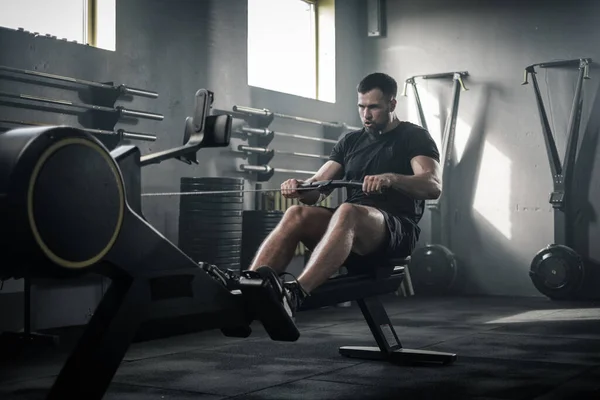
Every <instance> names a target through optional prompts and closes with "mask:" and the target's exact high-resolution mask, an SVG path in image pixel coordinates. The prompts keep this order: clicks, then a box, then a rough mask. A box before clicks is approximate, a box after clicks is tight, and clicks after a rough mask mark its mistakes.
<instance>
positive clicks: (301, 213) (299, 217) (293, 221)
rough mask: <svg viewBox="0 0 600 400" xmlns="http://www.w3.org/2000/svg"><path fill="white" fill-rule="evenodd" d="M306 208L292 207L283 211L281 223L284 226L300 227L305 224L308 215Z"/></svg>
mask: <svg viewBox="0 0 600 400" xmlns="http://www.w3.org/2000/svg"><path fill="white" fill-rule="evenodd" d="M306 208H307V207H303V206H299V205H293V206H291V207H290V208H288V209H287V210H285V214H284V215H283V219H282V221H281V223H283V224H285V225H286V226H289V225H293V226H300V225H302V224H304V223H305V222H306V219H307V217H308V215H307V214H308V213H307V212H306Z"/></svg>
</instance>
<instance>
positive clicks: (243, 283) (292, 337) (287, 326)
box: [239, 271, 300, 342]
mask: <svg viewBox="0 0 600 400" xmlns="http://www.w3.org/2000/svg"><path fill="white" fill-rule="evenodd" d="M239 286H240V290H241V291H242V294H243V296H244V300H245V301H247V302H248V305H249V308H250V309H251V310H252V312H253V314H254V315H256V317H257V318H258V319H259V320H260V321H261V322H262V324H263V326H264V327H265V330H266V331H267V333H268V334H269V336H270V337H271V339H272V340H277V341H284V342H295V341H296V340H298V338H299V337H300V331H298V328H297V327H296V324H295V323H294V321H293V319H292V317H291V316H290V313H289V311H288V310H286V307H284V303H282V301H281V300H280V296H281V290H280V289H279V288H275V287H273V285H272V284H271V282H269V281H268V280H266V279H263V278H262V277H261V276H260V275H259V274H258V273H257V272H256V271H244V275H243V276H242V277H240V280H239Z"/></svg>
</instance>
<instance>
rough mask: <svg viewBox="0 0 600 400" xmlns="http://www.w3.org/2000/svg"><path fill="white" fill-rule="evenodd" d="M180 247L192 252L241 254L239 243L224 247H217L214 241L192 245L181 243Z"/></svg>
mask: <svg viewBox="0 0 600 400" xmlns="http://www.w3.org/2000/svg"><path fill="white" fill-rule="evenodd" d="M182 246H186V248H187V249H188V250H190V251H191V250H193V251H206V252H212V253H215V254H217V253H223V254H228V253H232V252H236V253H241V251H242V246H241V245H240V244H239V243H236V244H226V245H222V244H221V245H217V244H216V243H215V242H214V241H213V242H207V243H201V242H200V243H198V242H196V243H193V242H191V241H188V242H187V243H182Z"/></svg>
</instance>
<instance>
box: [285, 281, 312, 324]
mask: <svg viewBox="0 0 600 400" xmlns="http://www.w3.org/2000/svg"><path fill="white" fill-rule="evenodd" d="M283 287H284V289H285V295H286V296H287V298H288V302H289V304H290V309H291V312H292V314H291V315H290V316H291V317H292V318H295V316H296V312H297V311H298V309H299V308H300V306H301V305H302V303H303V302H304V299H306V298H307V297H308V296H309V294H308V292H307V291H306V290H304V288H303V287H302V285H300V282H298V281H297V280H296V279H295V278H294V280H293V281H291V282H284V284H283Z"/></svg>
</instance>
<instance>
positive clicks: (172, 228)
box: [0, 0, 366, 331]
mask: <svg viewBox="0 0 600 400" xmlns="http://www.w3.org/2000/svg"><path fill="white" fill-rule="evenodd" d="M246 3H247V2H246V1H245V0H210V1H209V0H206V1H192V0H178V1H177V2H173V1H167V0H123V1H118V2H117V5H118V9H117V50H116V51H115V52H110V51H105V50H100V49H96V48H92V47H89V46H82V45H78V44H74V43H66V42H61V41H57V40H54V39H48V38H42V37H33V36H32V35H30V34H26V33H22V32H16V31H13V30H8V29H2V28H0V65H7V66H11V67H17V68H25V69H35V70H39V71H45V72H51V73H56V74H61V75H66V76H72V77H76V78H80V79H87V80H94V81H113V82H115V83H119V84H120V83H124V84H127V85H129V86H132V87H139V88H146V89H149V90H155V91H157V92H158V93H159V98H158V99H156V100H153V99H144V98H140V97H138V98H135V99H134V101H133V102H132V103H127V102H120V103H119V104H120V105H124V106H129V107H130V108H132V109H140V110H147V111H153V112H157V113H162V114H164V116H165V118H164V120H163V121H162V122H155V121H149V120H139V122H137V123H135V124H133V125H132V124H118V125H117V127H118V128H126V129H130V130H133V131H140V132H149V133H156V134H157V135H158V140H157V141H156V142H154V143H148V142H136V144H137V145H138V146H139V147H140V148H141V150H142V152H143V153H147V152H151V151H157V150H161V149H165V148H170V147H174V146H178V145H180V144H181V141H182V136H183V126H184V120H185V117H186V116H188V115H191V114H192V111H193V101H194V93H195V92H196V90H197V89H199V88H207V89H210V90H212V91H214V92H215V104H214V106H215V107H216V108H222V109H231V107H232V106H233V105H234V104H241V105H247V106H251V107H258V108H269V109H272V110H274V111H277V112H280V113H287V114H294V115H299V116H305V117H312V118H317V119H322V120H326V121H344V122H348V123H351V124H353V125H356V124H357V123H358V122H359V120H358V115H357V113H356V107H355V102H356V95H355V86H356V84H357V82H358V81H359V79H360V78H361V77H362V74H363V71H364V69H363V57H362V55H363V53H364V48H363V47H362V43H363V38H364V36H365V35H366V30H365V29H366V28H365V22H364V17H363V12H362V10H363V8H362V2H360V1H359V0H344V1H338V2H337V10H336V27H337V48H336V51H337V60H338V62H337V74H336V75H337V82H336V85H337V99H338V101H337V102H336V103H335V104H330V103H322V102H318V101H314V100H309V99H304V98H299V97H295V96H289V95H285V94H281V93H276V92H272V91H267V90H262V89H259V88H252V87H249V86H248V85H247V83H246V82H247V80H246V76H247V68H246V51H247V42H246V24H247V23H246V11H247V10H246V7H247V5H246ZM275 54H276V49H274V56H276V55H275ZM290 79H293V77H290ZM0 90H3V91H12V92H19V93H27V94H34V95H35V94H37V95H43V96H46V97H54V98H60V99H65V100H72V101H77V102H81V99H80V98H79V94H78V93H77V92H76V91H71V90H64V88H54V87H47V86H44V87H40V86H38V85H34V84H31V83H27V82H12V81H8V80H6V79H0ZM0 117H3V118H11V119H24V120H35V121H38V122H43V123H61V124H70V125H74V126H78V124H79V120H78V117H77V116H76V115H72V114H60V113H49V112H39V111H34V110H24V109H17V108H14V107H12V106H10V105H9V104H6V103H0ZM238 123H239V121H238ZM272 127H273V128H275V129H280V130H286V131H290V132H295V133H308V134H311V135H321V136H322V135H323V132H322V130H321V129H320V128H319V127H317V126H310V125H306V124H304V125H303V124H297V123H295V124H290V123H284V122H281V121H279V122H276V123H274V124H273V125H272ZM239 143H240V140H239V139H233V140H232V144H233V145H234V146H235V145H237V144H239ZM272 145H273V147H275V148H279V149H281V150H292V149H293V150H297V151H306V152H312V153H321V152H323V151H326V149H323V147H322V146H321V145H320V144H314V143H298V142H296V141H287V140H282V139H280V138H278V139H276V140H274V141H273V143H272ZM198 158H199V161H200V164H199V165H198V166H187V165H185V164H183V163H180V162H176V161H167V162H165V163H163V164H161V165H157V166H149V167H147V168H146V169H145V170H144V172H143V191H144V192H173V191H178V190H179V179H180V177H182V176H234V177H240V176H244V175H240V174H239V173H236V172H235V170H236V167H237V165H239V164H240V163H243V162H246V161H245V160H241V159H240V158H239V157H236V156H235V155H233V154H232V153H231V152H230V151H229V150H228V149H208V150H202V151H201V152H200V153H199V155H198ZM272 165H273V166H274V167H280V168H292V169H304V170H307V169H308V170H316V169H317V168H318V167H319V166H320V165H321V162H319V161H312V160H303V159H294V158H282V159H275V160H274V161H273V163H272ZM288 177H289V176H287V175H283V174H275V176H274V177H273V178H272V180H271V181H270V182H268V184H265V186H266V187H269V186H271V187H278V186H279V184H280V182H281V181H282V180H284V179H287V178H288ZM247 178H252V177H249V176H247ZM253 184H254V182H253V181H252V180H249V181H248V187H252V186H253ZM251 199H252V197H251V196H249V198H248V202H247V204H246V205H247V208H250V207H252V206H253V205H252V202H251ZM178 205H179V204H178V198H177V197H152V198H145V199H144V203H143V210H144V214H145V216H146V217H147V219H148V220H149V221H150V222H151V223H152V224H153V225H154V226H155V227H156V228H157V229H158V230H159V231H160V232H162V233H163V234H164V235H165V236H166V237H167V238H168V239H170V240H172V241H174V242H176V241H177V231H178V226H177V220H178V213H179V210H178ZM299 263H300V260H297V262H296V264H299ZM21 290H22V282H20V281H18V282H14V281H8V282H6V284H5V285H4V289H3V291H1V292H0V310H1V311H2V320H1V321H0V331H1V330H5V329H20V328H21V327H22V319H21V314H22V309H21V308H20V301H21V297H22V296H21ZM102 291H103V288H102V285H101V283H100V282H99V281H98V280H95V279H92V280H90V281H86V282H69V283H61V284H60V285H59V284H56V283H45V282H44V284H43V285H40V286H39V287H38V288H37V290H36V294H35V297H34V310H33V321H32V322H33V327H34V328H35V329H41V328H47V327H56V326H65V325H73V324H81V323H84V322H86V321H87V318H89V314H90V311H91V310H93V308H94V307H95V305H96V304H97V301H98V300H99V299H100V297H101V293H102Z"/></svg>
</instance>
